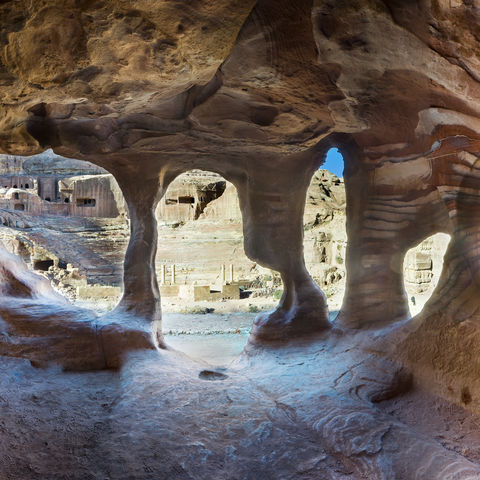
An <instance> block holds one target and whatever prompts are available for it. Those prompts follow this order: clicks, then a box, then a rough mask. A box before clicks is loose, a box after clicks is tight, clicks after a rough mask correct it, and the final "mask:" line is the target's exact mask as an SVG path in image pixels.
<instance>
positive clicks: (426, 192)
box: [0, 0, 480, 479]
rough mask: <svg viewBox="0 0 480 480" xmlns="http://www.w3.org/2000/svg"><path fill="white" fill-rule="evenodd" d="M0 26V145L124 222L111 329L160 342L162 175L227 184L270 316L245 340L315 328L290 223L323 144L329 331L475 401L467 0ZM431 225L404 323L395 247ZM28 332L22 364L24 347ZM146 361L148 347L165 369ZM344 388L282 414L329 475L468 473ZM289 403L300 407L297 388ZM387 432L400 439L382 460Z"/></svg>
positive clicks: (477, 141)
mask: <svg viewBox="0 0 480 480" xmlns="http://www.w3.org/2000/svg"><path fill="white" fill-rule="evenodd" d="M0 22H1V26H2V28H1V29H0V32H1V33H0V51H1V59H0V98H1V104H0V150H1V151H2V152H3V153H8V154H32V153H39V152H40V151H43V150H44V149H45V148H48V147H51V148H53V150H54V151H55V153H57V154H60V155H63V156H66V157H70V158H79V159H83V160H87V161H90V162H91V163H94V164H96V165H99V166H100V167H102V168H104V169H106V170H108V171H109V172H110V173H112V174H113V175H114V177H115V179H116V180H117V182H118V184H119V186H120V188H121V189H122V192H123V194H124V197H125V201H126V203H127V206H128V210H129V216H130V221H131V237H130V243H129V246H128V248H127V252H126V255H125V262H124V278H123V283H124V293H123V297H122V300H121V301H120V304H119V306H118V307H117V309H116V312H115V315H118V316H119V318H121V319H122V325H125V324H128V322H130V325H132V326H133V327H132V328H133V329H134V330H135V331H137V330H138V331H141V329H137V326H138V324H139V323H138V322H140V324H141V325H144V328H145V330H143V332H144V333H145V332H146V331H148V332H150V333H151V337H150V338H151V340H150V342H147V344H148V345H154V344H155V342H156V341H157V340H158V341H159V342H160V343H161V342H162V339H161V329H160V321H161V309H160V297H159V289H158V284H157V280H156V273H155V257H156V249H157V241H158V233H157V225H156V218H155V210H156V208H157V205H158V204H159V202H160V200H161V198H162V197H163V196H164V194H165V192H166V190H167V187H168V185H169V184H170V183H171V182H172V181H173V180H174V179H175V178H176V177H177V176H178V175H180V174H181V173H183V172H186V171H189V170H192V169H202V170H208V171H212V172H214V173H217V174H220V175H222V176H223V177H224V178H225V179H226V180H227V181H228V182H230V183H232V184H233V185H234V186H235V187H236V188H237V190H238V195H239V202H240V210H241V212H242V221H243V233H244V246H245V253H246V254H247V255H248V256H249V257H250V258H251V259H252V260H254V261H256V262H258V263H259V264H261V265H263V266H265V267H267V268H270V269H272V270H275V271H278V272H279V273H280V275H281V277H282V281H283V284H284V294H283V297H282V298H281V300H280V303H279V305H278V308H277V309H276V310H275V311H274V312H271V313H269V314H262V315H260V316H259V317H257V319H256V321H255V323H254V326H253V329H252V337H251V340H252V342H253V343H256V344H257V345H259V344H266V343H268V342H271V341H274V340H282V341H285V340H289V339H292V338H293V337H299V336H304V335H307V334H308V335H311V334H313V333H316V332H321V331H325V333H326V332H327V331H329V330H331V325H330V323H329V321H328V311H327V308H326V301H325V295H324V294H323V292H322V291H321V290H320V288H319V287H318V286H317V285H316V284H315V282H314V281H313V280H312V277H311V275H310V274H309V272H308V271H307V269H306V266H305V260H304V255H303V219H302V216H303V213H304V210H305V198H306V192H307V188H308V185H309V183H310V179H311V177H312V175H313V173H314V172H315V171H316V170H317V168H318V167H319V166H320V165H321V164H322V162H323V161H324V158H325V154H326V152H327V150H328V149H329V148H330V147H332V146H336V147H339V148H340V150H341V151H342V153H343V154H344V157H345V160H346V168H345V186H346V205H347V207H346V212H347V235H348V246H347V252H346V263H345V266H346V271H347V279H346V294H345V300H344V304H343V307H342V309H341V312H340V314H339V316H338V318H337V320H336V323H335V328H336V329H342V330H343V332H344V334H345V335H346V336H350V337H353V336H355V332H356V331H359V332H357V334H358V335H360V337H361V342H360V343H361V344H362V345H363V347H362V348H364V349H363V350H362V348H360V350H361V351H362V352H363V356H364V358H365V357H366V356H367V354H366V352H367V351H370V352H371V351H372V350H369V347H368V344H370V345H371V346H372V349H374V350H375V351H377V352H379V353H378V356H380V357H382V356H383V357H395V359H396V360H397V361H399V362H401V363H402V364H403V365H404V366H408V368H410V370H411V372H412V375H413V385H415V386H416V387H417V388H425V389H427V390H430V391H435V392H436V393H437V394H439V395H441V396H442V397H444V398H445V399H447V400H448V401H451V402H455V403H457V404H460V405H464V406H466V407H467V408H469V409H471V410H472V411H475V412H479V411H480V407H479V403H478V402H479V400H478V399H479V398H480V395H479V393H480V388H479V386H478V369H476V368H475V365H476V362H477V359H476V355H475V345H476V344H477V343H478V342H476V339H477V337H478V331H479V329H478V323H479V318H478V316H479V310H480V309H479V307H480V305H479V301H480V300H479V299H480V292H479V285H480V284H479V271H480V270H479V267H480V265H479V257H478V254H477V253H478V248H479V240H480V236H479V222H478V213H479V208H480V195H479V191H480V183H479V182H480V174H479V167H478V159H479V156H480V124H479V114H480V85H479V75H478V66H479V62H480V57H479V54H478V52H479V49H478V34H477V32H478V26H479V22H480V17H479V14H478V5H477V4H476V2H473V1H467V0H464V1H462V2H461V1H457V0H455V1H449V2H447V1H443V0H442V1H434V0H432V1H427V0H421V1H419V2H400V1H397V0H354V1H344V0H340V1H335V2H332V1H329V0H315V1H313V2H312V1H307V0H300V1H297V2H289V1H286V0H279V1H278V0H277V1H273V0H259V1H257V2H254V1H248V2H240V1H233V2H225V1H216V0H215V1H209V0H207V1H205V2H200V3H195V2H194V3H192V4H188V5H186V4H185V2H175V1H165V2H162V3H161V4H159V3H158V2H154V1H150V0H137V1H134V2H125V1H119V2H113V1H109V0H107V1H104V2H96V1H93V2H90V1H82V0H80V1H73V0H69V1H66V2H59V1H58V0H46V1H42V2H24V1H19V2H17V1H15V2H14V1H12V0H10V1H9V0H7V1H3V2H1V4H0ZM438 232H442V233H447V234H449V235H451V242H450V243H449V246H448V250H447V253H446V256H445V263H444V268H443V271H442V275H441V278H440V282H439V285H438V288H437V289H436V292H434V294H433V296H432V297H431V299H430V301H429V302H428V304H427V306H426V308H425V309H424V310H423V312H422V313H421V314H420V315H419V316H417V317H416V318H415V319H413V320H411V319H410V315H409V309H408V303H407V298H406V294H405V290H404V283H403V275H402V266H403V260H404V256H405V254H406V252H407V251H408V250H409V249H410V248H411V247H413V246H415V245H417V244H419V243H420V242H421V241H422V240H424V239H425V238H427V237H429V236H431V235H432V234H435V233H438ZM10 280H11V279H10V277H8V278H6V281H5V284H6V285H9V282H10ZM12 285H16V286H17V287H18V283H16V282H15V281H14V280H12ZM5 288H6V289H7V290H8V288H9V287H5ZM20 291H21V288H20ZM11 305H12V308H14V306H15V302H13V303H12V304H11ZM17 305H18V306H21V302H17ZM18 312H19V310H17V313H16V314H15V315H16V317H15V315H14V316H13V317H15V318H17V317H18V316H22V318H23V319H24V322H26V323H24V324H25V325H26V326H27V327H26V328H27V330H28V329H29V328H31V329H33V328H34V327H35V324H34V323H30V322H28V319H29V318H30V317H29V314H27V313H21V314H20V313H18ZM13 317H12V318H13ZM105 328H106V327H105ZM334 330H335V329H334ZM105 331H110V332H111V333H112V338H114V337H115V335H116V334H117V333H118V331H119V330H118V329H115V328H114V327H112V329H111V330H109V329H108V328H106V330H105ZM40 333H42V332H40ZM44 333H45V335H46V334H47V332H44ZM331 335H332V338H333V335H334V333H331ZM380 337H381V338H382V339H383V342H384V345H383V347H385V349H384V350H382V348H380V347H379V346H378V345H374V343H375V338H376V339H378V338H380ZM116 338H119V337H116ZM142 338H144V337H142ZM36 340H38V344H36V343H35V342H32V345H33V346H32V352H31V355H32V356H35V355H36V353H37V350H38V349H42V348H43V344H42V341H41V340H42V336H41V335H40V338H38V339H36ZM347 343H348V342H347ZM116 345H117V344H116ZM117 346H118V347H119V348H120V349H121V348H122V347H123V348H125V349H126V348H127V344H126V343H125V344H123V345H117ZM386 346H395V347H396V349H395V351H392V350H389V349H388V348H386ZM377 347H378V348H377ZM345 348H346V349H347V348H348V347H347V346H346V347H345ZM332 351H333V350H332ZM382 352H383V353H382ZM60 353H61V352H60ZM164 353H165V352H162V353H161V354H160V353H158V352H157V353H156V355H158V358H159V359H160V358H161V359H162V361H164V363H165V365H168V361H167V360H165V359H164V358H165V357H168V355H164ZM52 355H53V353H52ZM318 356H319V357H320V358H321V355H320V354H318ZM60 357H61V355H60ZM60 357H59V358H60ZM60 360H61V358H60ZM60 360H59V361H60ZM345 362H347V363H348V362H349V360H348V361H347V360H345ZM319 364H321V362H319ZM350 365H351V364H350ZM158 368H160V369H161V367H158ZM165 368H167V367H165ZM319 368H320V367H319ZM382 370H386V371H387V372H389V378H390V379H391V378H392V376H393V377H394V376H395V372H397V369H396V368H395V367H394V366H393V365H392V364H390V363H389V361H386V363H385V364H383V363H382V362H380V364H374V365H373V366H370V367H368V368H366V371H365V372H364V373H363V372H362V375H361V377H362V378H371V377H372V376H373V377H375V376H376V375H377V374H379V372H380V371H382ZM172 371H174V372H177V373H178V372H179V371H181V368H178V367H172ZM351 372H352V369H351V368H346V369H343V373H340V374H339V379H341V378H344V376H345V375H346V376H347V377H349V375H350V374H351ZM257 374H258V372H257ZM268 374H269V375H270V374H271V372H270V371H269V372H268ZM344 374H345V375H344ZM291 376H293V377H295V375H294V374H292V375H291ZM336 381H337V380H334V381H333V384H335V382H336ZM389 382H390V381H389ZM387 383H388V382H387ZM390 383H392V382H390ZM393 383H395V382H393ZM400 383H401V382H400ZM330 385H331V383H330ZM289 389H290V391H293V390H294V389H293V388H292V387H291V386H290V387H289ZM362 390H363V391H365V389H363V388H362V387H361V386H360V385H356V384H353V385H352V388H351V389H349V388H347V389H346V390H344V391H342V392H341V393H339V395H340V398H341V399H343V401H342V400H339V399H338V398H333V400H332V398H331V396H330V393H329V392H327V393H326V394H325V397H322V398H323V399H324V402H323V403H322V405H321V406H320V407H319V408H320V414H317V413H316V412H312V411H310V410H308V411H305V412H303V413H302V414H301V415H300V416H299V417H298V418H300V419H301V420H300V421H302V422H303V421H306V422H307V423H308V424H309V425H313V429H314V430H315V431H317V432H319V433H320V435H321V436H322V438H327V442H326V446H327V450H328V452H329V455H331V456H333V457H334V458H341V459H343V460H344V461H345V462H346V464H347V465H349V466H350V469H347V470H344V472H345V475H350V474H352V475H355V476H357V477H362V476H363V477H365V476H366V477H369V478H379V479H380V478H400V479H402V478H414V476H417V477H418V476H419V475H420V476H422V475H423V476H425V477H426V478H431V479H435V478H438V479H440V478H441V479H446V478H452V479H453V478H462V479H467V478H472V479H473V478H475V477H478V468H476V466H472V464H471V463H469V462H466V463H465V462H464V461H463V460H462V459H459V458H458V457H457V456H456V455H455V454H453V453H452V452H449V453H448V454H447V456H444V455H443V454H444V453H445V452H444V451H443V450H440V452H441V453H439V451H438V450H437V447H438V443H435V442H434V444H433V445H432V444H431V443H429V442H428V441H427V440H425V439H421V440H418V437H416V438H417V440H418V443H417V441H410V440H409V439H410V437H409V433H408V432H407V433H404V432H405V431H404V430H402V428H400V427H399V429H397V427H396V426H392V425H390V424H389V422H388V421H386V420H384V419H383V418H380V417H378V416H375V415H373V416H372V414H371V412H370V408H371V407H370V406H368V407H365V408H362V407H361V406H359V405H358V404H356V403H354V404H353V405H352V404H351V403H350V399H349V395H350V394H351V393H352V392H354V393H355V392H362ZM366 390H367V392H368V391H369V389H368V387H367V389H366ZM390 390H392V391H394V392H396V394H398V390H396V389H394V388H393V389H390ZM292 395H293V397H291V398H292V402H293V403H295V405H297V407H298V409H299V410H301V406H302V400H305V398H303V399H298V398H294V397H295V395H294V394H293V393H292ZM373 398H374V397H368V395H367V397H366V399H365V401H367V402H371V401H373ZM375 398H376V397H375ZM277 399H279V400H280V402H282V403H283V401H284V400H285V398H283V399H282V398H280V397H277ZM187 403H188V402H187ZM284 404H285V405H287V406H286V407H285V408H284V411H285V415H286V416H287V417H288V418H290V419H291V418H292V415H293V413H292V410H291V409H289V408H288V406H289V402H287V403H284ZM182 405H184V403H182ZM277 405H278V403H277ZM293 418H296V417H293ZM305 419H307V420H305ZM118 421H119V423H121V421H122V420H121V419H120V420H118ZM125 430H126V431H128V429H125ZM125 430H124V431H125ZM212 430H213V429H212ZM355 432H362V435H361V436H360V437H358V436H357V435H356V434H355ZM392 437H393V438H396V439H398V442H399V443H400V444H401V445H402V446H406V447H405V450H404V452H403V454H400V456H397V452H398V444H397V443H396V442H392V443H391V444H390V443H389V442H390V440H391V439H392ZM139 438H143V439H144V440H145V442H146V439H145V438H144V437H142V435H141V434H139ZM283 438H284V436H283ZM384 440H385V442H384ZM146 443H147V442H146ZM197 446H198V444H197ZM199 448H200V450H198V456H197V457H196V458H197V459H200V458H202V457H201V455H204V457H203V458H206V456H208V455H207V454H208V453H209V451H206V450H208V449H206V450H205V449H204V448H205V447H204V446H203V444H202V446H201V447H199ZM124 450H126V449H124ZM212 458H213V459H214V461H215V464H219V463H220V461H221V458H220V457H217V456H213V457H212ZM222 458H223V457H222ZM217 462H218V463H217ZM177 472H178V468H177ZM212 472H213V471H208V472H207V473H206V478H212ZM317 473H318V472H317ZM176 474H177V476H178V477H179V478H181V475H183V472H180V473H176ZM302 474H303V473H302ZM132 475H133V476H139V475H141V474H138V472H137V471H134V472H133V474H132ZM323 475H324V476H325V477H326V475H328V473H325V472H323ZM144 476H145V475H144ZM317 476H318V475H317ZM184 477H185V475H184ZM306 478H308V477H306ZM326 478H328V477H326ZM332 478H335V476H334V474H332Z"/></svg>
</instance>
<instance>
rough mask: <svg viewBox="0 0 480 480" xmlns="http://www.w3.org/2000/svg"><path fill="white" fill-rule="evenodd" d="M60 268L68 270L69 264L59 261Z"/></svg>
mask: <svg viewBox="0 0 480 480" xmlns="http://www.w3.org/2000/svg"><path fill="white" fill-rule="evenodd" d="M58 268H61V269H62V270H66V269H67V262H65V261H64V260H59V261H58Z"/></svg>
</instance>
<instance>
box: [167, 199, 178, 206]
mask: <svg viewBox="0 0 480 480" xmlns="http://www.w3.org/2000/svg"><path fill="white" fill-rule="evenodd" d="M177 203H178V201H177V200H176V199H174V198H167V199H166V200H165V205H176V204H177Z"/></svg>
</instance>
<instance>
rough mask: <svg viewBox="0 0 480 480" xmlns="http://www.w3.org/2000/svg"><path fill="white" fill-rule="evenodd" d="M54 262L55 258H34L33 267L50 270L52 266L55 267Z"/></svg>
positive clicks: (43, 270)
mask: <svg viewBox="0 0 480 480" xmlns="http://www.w3.org/2000/svg"><path fill="white" fill-rule="evenodd" d="M53 265H54V262H53V260H50V259H48V260H34V261H33V268H34V269H35V270H40V271H42V272H48V269H49V268H50V267H53Z"/></svg>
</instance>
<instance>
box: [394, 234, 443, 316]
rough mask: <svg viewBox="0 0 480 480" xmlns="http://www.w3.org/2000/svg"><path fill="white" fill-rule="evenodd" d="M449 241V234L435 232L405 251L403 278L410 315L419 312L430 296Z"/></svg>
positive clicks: (439, 272) (440, 270) (438, 276)
mask: <svg viewBox="0 0 480 480" xmlns="http://www.w3.org/2000/svg"><path fill="white" fill-rule="evenodd" d="M449 242H450V235H448V234H446V233H436V234H435V235H432V236H430V237H428V238H426V239H425V240H423V241H422V242H421V243H419V244H418V245H417V246H415V247H413V248H411V249H410V250H408V252H407V253H406V255H405V258H404V262H403V278H404V284H405V292H406V293H407V296H408V305H409V308H410V314H411V315H412V316H413V315H417V314H418V313H420V312H421V311H422V309H423V306H424V305H425V303H426V302H427V301H428V300H429V298H430V297H431V296H432V294H433V292H434V290H435V287H436V286H437V284H438V280H439V279H440V274H441V272H442V267H443V259H444V256H445V252H446V251H447V247H448V243H449Z"/></svg>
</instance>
